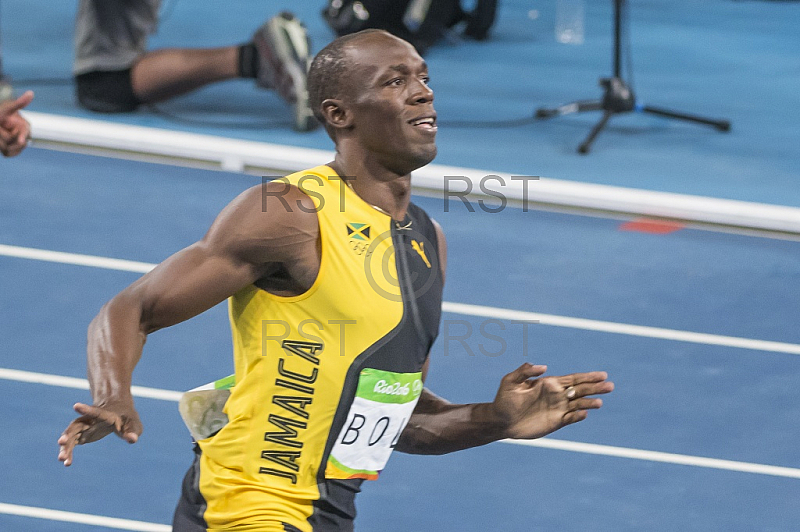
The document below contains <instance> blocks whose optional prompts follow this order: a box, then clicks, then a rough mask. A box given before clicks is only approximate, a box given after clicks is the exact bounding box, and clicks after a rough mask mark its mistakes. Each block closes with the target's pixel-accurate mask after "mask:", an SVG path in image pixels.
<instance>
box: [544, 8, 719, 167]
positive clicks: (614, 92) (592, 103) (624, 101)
mask: <svg viewBox="0 0 800 532" xmlns="http://www.w3.org/2000/svg"><path fill="white" fill-rule="evenodd" d="M624 3H625V0H614V76H613V77H611V78H600V86H601V87H603V88H604V89H605V94H603V99H602V100H583V101H577V102H572V103H567V104H564V105H561V106H559V107H555V108H549V109H548V108H544V107H542V108H539V109H537V110H536V118H550V117H553V116H561V115H567V114H572V113H582V112H584V111H603V116H602V118H600V121H599V122H598V123H597V124H596V125H595V126H594V128H593V129H592V131H591V132H590V133H589V136H587V137H586V140H584V141H583V143H582V144H581V145H580V146H578V153H589V148H590V147H591V145H592V142H594V139H595V137H597V135H598V134H599V133H600V131H602V130H603V128H604V127H605V125H606V123H608V120H609V118H611V117H612V116H613V115H615V114H620V113H629V112H631V111H642V112H645V113H651V114H654V115H659V116H665V117H667V118H675V119H678V120H687V121H689V122H696V123H699V124H707V125H709V126H713V127H715V128H716V129H718V130H720V131H728V130H730V128H731V123H730V122H729V121H728V120H714V119H711V118H703V117H700V116H695V115H689V114H685V113H678V112H676V111H671V110H669V109H663V108H660V107H653V106H651V105H640V104H637V102H636V96H635V95H634V94H633V91H632V90H631V89H630V87H628V85H627V84H626V83H625V81H624V80H623V79H622V74H621V69H622V67H621V50H620V48H621V46H620V40H621V39H620V34H621V32H622V30H621V26H622V10H623V9H624V5H623V4H624Z"/></svg>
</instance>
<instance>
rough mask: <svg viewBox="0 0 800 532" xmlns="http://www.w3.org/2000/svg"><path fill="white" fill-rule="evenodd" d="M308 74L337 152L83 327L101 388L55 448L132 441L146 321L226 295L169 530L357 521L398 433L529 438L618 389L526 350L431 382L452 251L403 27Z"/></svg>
mask: <svg viewBox="0 0 800 532" xmlns="http://www.w3.org/2000/svg"><path fill="white" fill-rule="evenodd" d="M309 88H310V91H309V94H310V97H311V104H312V108H313V109H314V112H315V114H316V115H317V117H318V118H319V119H320V121H321V122H322V123H323V124H324V126H325V128H326V130H327V132H328V133H329V135H330V136H331V138H332V139H333V141H334V144H335V145H336V157H335V159H334V161H332V162H330V163H329V164H327V165H324V166H319V167H316V168H312V169H309V170H307V171H305V172H300V173H297V174H293V175H290V176H288V177H287V178H285V179H281V180H275V181H272V182H270V183H267V184H265V185H264V186H263V187H254V188H251V189H249V190H247V191H245V192H244V193H243V194H241V195H240V196H239V197H238V198H236V199H235V200H234V201H233V202H231V203H230V204H229V205H228V206H227V207H226V208H225V209H224V210H223V211H222V213H221V214H220V215H219V216H218V218H217V219H216V220H215V221H214V223H213V225H212V226H211V228H210V229H209V231H208V233H207V234H206V235H205V237H204V238H203V239H202V240H201V241H199V242H197V243H196V244H193V245H191V246H189V247H188V248H186V249H184V250H182V251H179V252H178V253H176V254H175V255H173V256H172V257H170V258H168V259H167V260H166V261H164V262H163V263H161V264H160V265H159V266H157V267H156V268H155V269H154V270H153V271H151V272H150V273H148V274H146V275H144V276H143V277H141V278H140V279H139V280H137V281H136V282H134V283H133V284H132V285H131V286H129V287H128V288H126V289H125V290H123V291H122V292H121V293H120V294H118V295H117V296H115V297H114V298H113V299H112V300H111V301H109V302H108V303H107V304H106V305H105V306H104V307H103V308H102V309H101V311H100V313H99V314H98V315H97V317H96V318H95V319H94V320H93V321H92V323H91V325H90V327H89V344H88V367H89V380H90V383H91V390H92V397H93V400H94V403H93V404H92V405H85V404H77V405H75V410H76V411H77V412H78V413H79V414H80V417H78V418H77V419H76V420H74V421H73V422H72V423H71V424H70V425H69V426H68V427H67V429H66V430H65V431H64V433H63V434H62V436H61V437H60V438H59V440H58V442H59V445H60V446H61V449H60V452H59V459H60V460H61V461H63V462H64V463H65V465H70V464H71V463H72V460H73V451H74V447H75V445H77V444H84V443H89V442H92V441H96V440H98V439H100V438H102V437H104V436H106V435H107V434H110V433H111V432H114V433H116V434H117V435H118V436H120V437H122V438H123V439H125V440H127V441H128V442H131V443H134V442H136V441H137V439H138V438H139V436H140V434H141V433H142V423H141V421H140V419H139V415H138V414H137V412H136V410H135V408H134V404H133V398H132V396H131V392H130V386H131V374H132V372H133V368H134V366H135V365H136V363H137V361H138V360H139V357H140V356H141V354H142V348H143V346H144V343H145V339H146V337H147V335H148V334H150V333H152V332H154V331H157V330H158V329H161V328H164V327H168V326H171V325H174V324H176V323H179V322H181V321H184V320H187V319H189V318H191V317H193V316H196V315H197V314H199V313H201V312H203V311H204V310H206V309H208V308H211V307H212V306H214V305H215V304H217V303H219V302H221V301H223V300H225V299H226V298H227V299H229V310H230V316H231V326H232V330H233V345H234V365H235V372H236V373H235V377H234V378H233V379H231V380H233V381H235V384H234V385H233V387H232V388H230V392H229V393H230V396H229V397H228V399H227V402H226V403H225V414H227V422H224V423H222V426H221V428H220V427H219V426H217V427H214V428H213V429H211V430H209V431H207V432H210V433H202V434H195V436H196V439H197V449H196V459H195V462H194V464H193V466H192V468H191V469H190V470H189V472H188V473H187V475H186V477H185V479H184V482H183V493H182V497H181V500H180V502H179V504H178V508H177V510H176V512H175V518H174V523H173V526H174V529H175V530H176V531H192V532H193V531H202V530H239V529H241V530H259V531H273V530H274V531H298V530H300V531H314V532H320V531H347V530H352V529H353V522H354V518H355V504H354V499H355V496H356V493H358V491H359V486H360V485H361V483H362V482H363V481H364V480H367V479H375V478H377V477H378V475H379V473H380V471H381V470H382V469H383V468H384V466H385V464H386V462H387V460H388V458H389V455H390V453H391V452H392V450H393V449H396V450H399V451H401V452H407V453H419V454H442V453H449V452H453V451H458V450H461V449H466V448H469V447H475V446H478V445H484V444H487V443H490V442H493V441H497V440H500V439H503V438H538V437H541V436H544V435H546V434H548V433H550V432H553V431H555V430H558V429H559V428H561V427H563V426H565V425H568V424H570V423H575V422H577V421H581V420H583V419H585V418H586V416H587V412H588V410H591V409H596V408H599V407H600V406H601V404H602V401H601V399H599V398H596V397H592V396H594V395H598V394H605V393H608V392H610V391H612V389H613V384H612V383H611V382H609V381H608V380H607V376H606V374H605V373H604V372H590V373H576V374H571V375H565V376H560V377H542V375H543V374H544V372H545V370H546V367H545V366H540V365H531V364H527V363H526V364H523V365H522V366H520V367H519V368H517V369H516V370H514V371H512V372H511V373H509V374H508V375H506V376H505V377H503V379H502V380H501V382H500V386H499V389H498V392H497V395H496V397H495V399H494V401H493V402H491V403H480V404H460V405H456V404H451V403H449V402H447V401H445V400H444V399H441V398H439V397H437V396H436V395H434V394H433V393H432V392H430V391H429V390H427V389H426V388H424V385H423V383H424V381H425V377H426V374H427V371H428V366H429V363H430V359H429V356H428V355H429V352H430V349H431V346H432V345H433V343H434V340H435V339H436V336H437V333H438V328H439V320H440V315H441V305H442V286H443V282H444V272H445V263H446V245H445V239H444V235H443V233H442V230H441V228H440V227H439V225H437V224H436V223H435V222H434V221H432V220H431V219H430V218H429V217H428V215H427V214H426V213H425V212H424V211H423V210H422V209H420V208H419V207H417V206H415V205H414V204H413V203H411V202H410V197H411V181H410V173H411V172H412V171H413V170H415V169H417V168H420V167H421V166H423V165H425V164H427V163H429V162H430V161H432V160H433V158H434V157H435V155H436V142H435V139H436V133H437V125H436V112H435V111H434V108H433V91H432V90H431V89H430V87H429V86H428V68H427V66H426V64H425V62H424V61H423V60H422V58H421V57H420V56H419V54H418V53H417V52H416V50H415V49H414V48H413V47H412V46H411V45H409V44H408V43H407V42H405V41H403V40H401V39H398V38H396V37H393V36H392V35H390V34H388V33H386V32H384V31H379V30H367V31H364V32H361V33H356V34H352V35H348V36H345V37H341V38H339V39H337V40H335V41H334V42H332V43H331V44H329V45H328V46H327V47H326V48H325V49H323V50H322V51H321V52H320V53H319V54H318V55H317V56H316V58H315V59H314V61H313V63H312V66H311V70H310V73H309ZM231 384H233V383H232V382H228V384H227V385H226V386H223V388H224V387H228V386H230V385H231ZM189 408H190V410H192V411H197V405H193V406H191V407H189Z"/></svg>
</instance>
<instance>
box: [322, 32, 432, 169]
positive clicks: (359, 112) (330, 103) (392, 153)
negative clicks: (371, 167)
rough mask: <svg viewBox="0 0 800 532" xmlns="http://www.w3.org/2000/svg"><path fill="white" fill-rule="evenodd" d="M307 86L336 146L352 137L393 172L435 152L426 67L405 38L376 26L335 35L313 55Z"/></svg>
mask: <svg viewBox="0 0 800 532" xmlns="http://www.w3.org/2000/svg"><path fill="white" fill-rule="evenodd" d="M308 86H309V96H310V100H311V105H312V108H313V110H314V114H315V116H316V117H317V118H318V119H319V120H320V121H321V122H322V123H323V124H324V125H325V128H326V130H327V131H328V134H329V135H330V136H331V138H332V139H333V140H334V142H335V143H336V144H337V147H339V148H342V146H343V143H345V144H348V145H349V146H350V145H352V144H353V143H355V144H357V145H358V146H359V147H360V148H362V149H363V150H365V151H367V152H369V153H371V154H374V155H377V156H378V157H379V158H380V159H382V162H384V163H385V164H387V166H389V167H393V166H397V168H392V169H395V170H397V171H399V172H402V171H404V170H405V167H408V166H413V167H414V168H419V167H420V166H423V165H425V164H427V163H429V162H430V161H431V160H433V158H434V157H435V156H436V143H435V138H436V130H437V128H436V112H435V111H434V110H433V91H431V89H430V88H429V87H428V67H427V65H426V64H425V61H423V59H422V57H420V55H419V54H418V53H417V51H416V50H415V49H414V47H413V46H411V45H410V44H409V43H407V42H406V41H404V40H402V39H399V38H397V37H395V36H393V35H391V34H389V33H387V32H385V31H382V30H365V31H362V32H359V33H354V34H351V35H346V36H344V37H340V38H338V39H336V40H335V41H333V42H332V43H330V44H329V45H328V46H326V47H325V48H324V49H323V50H322V51H320V52H319V54H317V56H316V57H315V58H314V61H313V63H312V64H311V69H310V71H309V75H308ZM408 171H410V170H408Z"/></svg>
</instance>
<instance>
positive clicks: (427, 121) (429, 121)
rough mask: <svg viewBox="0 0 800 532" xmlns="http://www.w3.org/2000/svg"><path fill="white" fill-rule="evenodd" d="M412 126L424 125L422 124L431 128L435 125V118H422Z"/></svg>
mask: <svg viewBox="0 0 800 532" xmlns="http://www.w3.org/2000/svg"><path fill="white" fill-rule="evenodd" d="M412 124H413V125H415V126H419V125H422V124H427V125H429V126H432V125H433V124H434V122H433V118H420V119H419V120H414V121H413V122H412Z"/></svg>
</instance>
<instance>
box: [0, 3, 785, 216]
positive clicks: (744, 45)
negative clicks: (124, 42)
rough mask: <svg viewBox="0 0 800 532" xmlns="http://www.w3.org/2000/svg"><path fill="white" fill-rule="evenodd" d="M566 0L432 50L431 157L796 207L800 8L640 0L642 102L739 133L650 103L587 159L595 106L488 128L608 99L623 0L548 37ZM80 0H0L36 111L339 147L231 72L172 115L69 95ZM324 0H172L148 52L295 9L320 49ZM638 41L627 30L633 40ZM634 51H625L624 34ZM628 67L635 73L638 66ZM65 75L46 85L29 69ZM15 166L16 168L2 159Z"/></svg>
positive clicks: (237, 31)
mask: <svg viewBox="0 0 800 532" xmlns="http://www.w3.org/2000/svg"><path fill="white" fill-rule="evenodd" d="M555 4H556V2H555V1H550V2H531V1H525V0H505V1H503V2H500V8H499V12H498V19H497V23H496V26H495V29H494V31H493V37H492V39H491V40H490V41H488V42H485V43H475V42H463V43H460V44H452V43H444V44H442V45H441V46H438V47H435V48H433V49H431V50H430V52H429V53H428V55H427V57H426V59H427V60H428V62H429V64H430V67H431V75H432V79H433V87H434V89H435V91H436V107H437V109H438V111H439V117H440V121H441V124H440V125H441V128H440V132H439V146H440V150H439V157H438V159H437V161H436V162H438V163H441V164H447V165H456V166H466V167H473V168H480V169H487V170H491V171H506V172H512V173H518V174H522V175H540V176H546V177H552V178H559V179H567V180H574V181H583V182H591V183H605V184H611V185H621V186H626V187H635V188H643V189H648V190H660V191H669V192H679V193H686V194H699V195H706V196H713V197H721V198H732V199H739V200H748V201H758V202H766V203H775V204H782V205H791V206H800V187H797V186H796V184H797V180H798V179H799V178H800V157H799V155H800V148H798V143H797V140H796V139H797V136H798V131H797V125H798V124H799V123H800V105H798V97H797V95H798V94H800V59H798V58H799V57H800V54H798V52H800V33H798V32H797V27H798V23H800V3H798V2H767V1H736V0H709V1H706V2H697V1H694V2H688V1H687V2H675V1H670V0H637V1H633V2H629V5H630V36H631V38H630V51H631V54H632V55H631V56H630V57H631V58H632V59H631V61H630V65H631V66H632V68H630V69H628V68H627V65H628V62H626V68H625V69H624V72H623V73H624V77H625V78H626V79H628V80H629V81H631V80H632V84H633V87H634V89H635V91H636V93H637V94H638V96H639V99H640V102H641V103H645V104H652V105H658V106H661V107H667V108H672V109H676V110H679V111H684V112H689V113H695V114H700V115H708V116H711V117H721V118H727V119H729V120H731V121H732V123H733V129H732V131H731V132H730V133H720V132H717V131H715V130H712V129H710V128H708V127H704V126H698V125H694V124H688V123H684V122H679V121H673V120H667V119H662V118H658V117H653V116H645V115H641V114H636V115H634V114H631V115H625V116H619V117H615V118H613V119H612V121H611V123H610V125H609V126H608V129H607V131H605V132H603V133H602V134H601V136H600V137H599V138H598V140H597V142H596V144H595V148H594V150H593V152H592V153H591V154H590V155H588V156H581V155H577V154H576V153H575V148H576V147H577V146H578V144H579V143H580V142H581V141H582V139H583V138H584V136H585V135H586V134H587V133H588V132H589V130H590V128H591V127H592V125H593V124H594V123H595V122H596V120H597V119H598V118H599V117H598V113H588V114H583V115H580V116H568V117H563V118H557V119H553V120H551V121H546V122H536V123H531V124H529V125H524V126H518V127H510V128H509V127H477V126H474V125H469V124H468V123H469V122H497V121H504V120H509V119H518V118H523V117H530V116H532V115H533V113H534V110H535V109H536V108H538V107H540V106H553V105H558V104H561V103H565V102H569V101H573V100H577V99H595V98H599V97H600V96H601V94H602V92H601V89H600V88H599V87H598V86H597V80H598V78H599V77H605V76H608V75H609V74H610V73H611V68H612V63H611V45H612V31H611V22H612V2H611V1H604V2H585V4H586V17H585V18H586V20H585V27H586V38H585V43H584V44H583V45H577V46H576V45H565V44H560V43H558V42H556V41H555V38H554V35H553V27H554V19H555ZM75 5H76V3H75V2H55V3H48V4H41V5H37V7H36V8H35V9H32V8H31V4H30V2H26V1H24V0H4V1H3V4H2V22H0V23H1V24H2V32H0V33H2V41H3V48H4V58H3V59H4V67H5V70H6V72H7V73H8V74H10V75H11V76H12V77H13V78H15V79H16V80H17V88H18V89H19V90H22V89H26V88H33V89H35V90H36V91H37V98H36V101H35V102H34V103H33V104H32V106H31V109H33V110H36V111H43V112H48V113H55V114H63V115H69V116H82V117H93V118H101V119H105V120H112V121H115V122H123V123H130V124H137V125H146V126H153V127H160V128H167V129H176V130H182V131H194V132H200V133H208V134H213V135H222V136H226V137H233V138H241V139H249V140H258V141H266V142H272V143H277V144H287V145H293V146H306V147H312V148H324V149H330V148H331V147H332V146H331V144H330V141H329V139H328V138H327V136H326V135H325V133H324V132H322V131H317V132H314V133H311V134H300V133H295V132H293V131H291V129H290V128H289V123H290V113H289V111H288V109H287V108H286V107H285V106H284V105H283V104H282V102H281V101H280V99H279V98H277V97H276V96H275V95H274V94H272V93H270V92H265V91H260V90H257V89H256V88H254V87H253V84H252V83H249V82H245V81H231V82H225V83H222V84H219V85H215V86H213V87H209V88H207V89H204V90H202V91H200V92H197V93H194V94H192V95H189V96H186V97H183V98H180V99H177V100H174V101H171V102H169V103H166V104H162V105H161V106H160V109H161V111H162V112H163V113H167V114H169V115H171V116H172V118H170V117H167V116H165V115H164V114H163V113H162V112H159V113H156V112H153V111H150V110H141V111H139V112H137V113H134V114H131V115H118V116H98V115H93V114H91V113H89V112H86V111H83V110H81V109H79V108H77V106H76V105H75V103H74V99H73V87H72V85H71V82H70V69H71V63H72V48H71V40H72V20H73V17H74V10H75ZM323 5H324V2H323V1H321V0H320V1H315V2H303V3H293V4H289V3H286V2H262V1H257V0H237V2H236V3H235V8H231V7H230V6H228V5H227V4H222V3H219V2H212V1H208V0H204V1H197V2H187V1H185V0H184V1H181V0H167V1H166V2H165V3H164V8H163V9H164V20H163V24H162V26H161V28H160V30H159V32H158V34H157V35H155V36H154V37H153V38H152V40H151V46H152V47H153V48H158V47H167V46H178V47H201V46H222V45H228V44H234V43H238V42H243V41H245V40H246V39H247V38H248V37H249V36H250V35H251V33H252V32H253V30H254V29H255V27H256V26H257V25H258V24H259V23H260V21H262V20H265V19H266V18H268V17H269V16H271V15H272V14H274V13H275V12H277V11H279V10H280V9H283V8H291V9H293V10H294V11H296V12H297V13H298V15H300V16H301V17H302V19H303V20H305V21H306V23H307V24H308V26H309V33H310V36H311V37H312V40H313V43H314V50H319V49H320V48H321V47H322V46H323V45H324V44H325V43H327V42H328V41H330V39H331V38H332V33H331V32H330V30H329V29H328V28H327V27H326V26H325V24H324V22H323V21H322V19H321V17H320V15H319V13H320V10H321V9H322V7H323ZM626 42H627V41H626ZM625 48H626V49H627V48H628V46H627V45H626V46H625ZM629 72H632V74H633V75H632V76H630V75H629ZM41 78H57V79H60V80H61V82H60V84H57V85H48V84H43V83H38V82H35V81H33V80H35V79H41ZM3 171H5V170H3Z"/></svg>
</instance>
